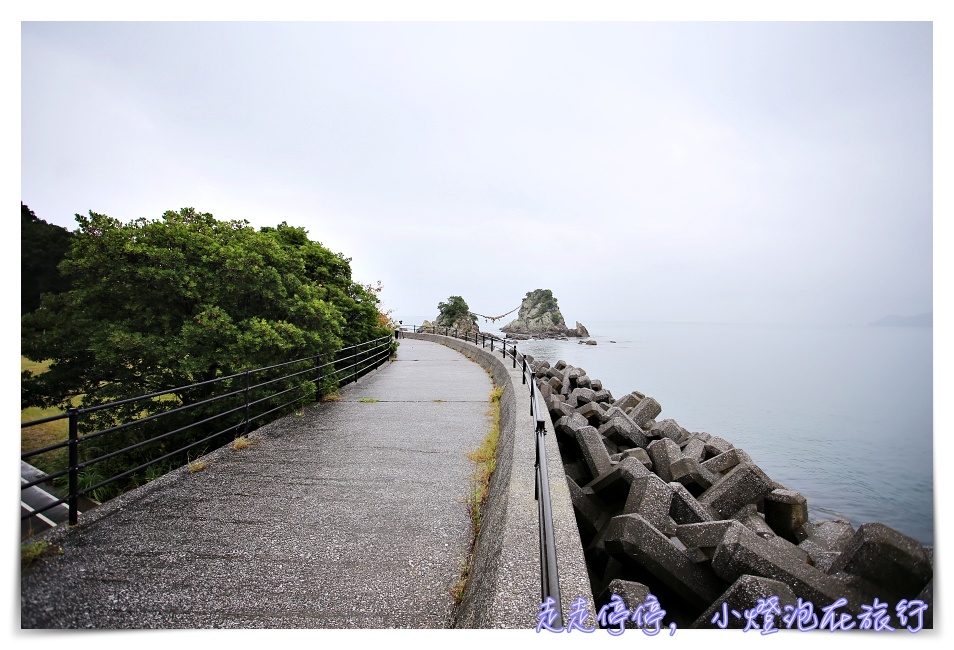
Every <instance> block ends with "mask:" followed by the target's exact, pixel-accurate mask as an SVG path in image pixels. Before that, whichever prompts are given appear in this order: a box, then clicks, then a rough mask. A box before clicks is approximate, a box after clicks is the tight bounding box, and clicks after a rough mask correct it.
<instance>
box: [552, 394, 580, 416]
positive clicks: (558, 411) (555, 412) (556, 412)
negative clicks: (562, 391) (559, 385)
mask: <svg viewBox="0 0 954 650" xmlns="http://www.w3.org/2000/svg"><path fill="white" fill-rule="evenodd" d="M547 410H548V411H550V419H551V420H553V421H554V422H556V421H557V420H559V419H560V418H562V417H570V416H572V415H573V414H574V413H576V409H574V408H573V407H572V406H570V405H569V404H567V403H566V402H564V401H562V400H560V399H558V396H557V395H551V396H550V400H549V401H548V402H547Z"/></svg>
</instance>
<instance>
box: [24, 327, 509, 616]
mask: <svg viewBox="0 0 954 650" xmlns="http://www.w3.org/2000/svg"><path fill="white" fill-rule="evenodd" d="M492 387H493V386H492V383H491V381H490V378H489V377H488V375H487V374H486V372H485V371H484V370H483V369H482V368H481V367H480V366H478V365H477V364H476V363H473V362H472V361H470V360H468V359H467V358H465V357H464V356H462V355H460V354H459V353H457V352H455V351H453V350H451V349H449V348H446V347H444V346H442V345H438V344H436V343H429V342H426V341H416V340H410V339H404V340H402V341H401V346H400V348H399V350H398V360H397V361H395V362H393V363H391V364H390V365H386V366H385V367H384V368H382V369H381V370H378V371H376V372H375V373H372V374H371V375H369V376H367V377H365V378H362V379H361V380H359V381H358V382H357V383H356V384H354V385H351V386H348V387H345V388H344V389H343V390H342V391H341V400H340V401H338V402H332V403H323V404H316V405H313V406H310V407H308V408H307V409H306V410H305V411H304V413H303V414H302V415H300V416H296V415H291V416H288V417H286V418H284V419H283V420H281V421H279V422H276V423H273V424H271V425H269V426H267V427H264V428H263V429H261V430H260V434H261V435H260V436H259V440H258V441H257V442H256V443H255V444H253V445H252V446H251V447H250V448H248V449H244V450H241V451H232V450H231V449H230V448H229V447H225V448H222V449H219V450H218V451H216V452H213V453H212V454H210V455H209V457H208V458H207V460H208V466H207V468H206V469H205V470H203V471H200V472H195V473H189V472H187V471H185V470H184V469H182V470H177V471H175V472H172V473H170V474H168V475H166V476H164V477H162V478H160V479H158V480H157V481H154V482H152V483H150V484H148V485H146V486H144V487H143V488H140V489H139V490H136V491H133V492H130V493H128V494H125V495H123V496H121V497H119V498H118V499H114V500H113V501H111V502H108V503H106V504H104V505H103V506H101V507H100V508H97V509H95V510H93V511H90V512H88V513H86V514H85V515H83V517H81V518H80V524H79V526H77V527H76V528H74V529H73V530H65V529H63V530H59V529H58V530H56V531H51V532H50V533H47V537H48V539H50V540H51V541H53V542H54V543H55V544H57V545H59V546H61V547H62V549H63V552H62V553H61V554H59V555H53V556H49V557H46V558H43V559H42V560H41V561H40V562H39V564H38V565H37V566H36V567H34V568H32V569H29V570H27V571H26V572H24V574H23V576H22V578H21V601H20V602H21V611H20V615H21V626H22V627H23V628H76V627H80V628H82V627H94V628H208V627H235V628H259V627H264V628H288V627H304V628H404V627H407V628H438V627H448V626H450V624H451V617H452V613H453V601H452V597H451V595H450V590H451V588H452V587H453V585H454V584H455V582H456V581H457V579H458V576H459V572H460V568H461V566H462V564H463V563H464V562H465V560H466V558H467V554H468V552H469V547H470V542H471V528H470V519H469V516H468V512H467V507H466V499H467V495H468V491H469V489H470V487H471V474H472V471H473V463H472V462H471V461H470V460H469V459H468V458H467V456H466V452H468V451H470V450H473V449H475V448H476V447H477V446H478V445H479V444H480V442H481V440H482V439H483V437H484V436H485V435H486V433H487V431H488V429H489V426H490V421H489V417H488V411H489V403H488V397H489V394H490V391H491V389H492ZM361 398H371V399H376V400H378V401H377V402H361V401H359V400H360V399H361Z"/></svg>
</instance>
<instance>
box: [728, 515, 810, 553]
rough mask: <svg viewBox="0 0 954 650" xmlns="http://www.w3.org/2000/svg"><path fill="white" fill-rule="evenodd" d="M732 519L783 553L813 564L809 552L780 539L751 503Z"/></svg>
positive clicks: (782, 538)
mask: <svg viewBox="0 0 954 650" xmlns="http://www.w3.org/2000/svg"><path fill="white" fill-rule="evenodd" d="M732 518H733V519H735V520H736V521H738V522H740V523H741V524H742V525H743V526H745V527H746V528H748V529H749V530H751V531H752V532H753V533H755V534H756V535H758V536H759V537H761V538H762V539H764V540H765V541H767V542H769V543H770V544H774V545H775V546H778V547H779V549H780V550H782V551H783V552H785V553H790V554H791V555H792V556H793V557H795V558H798V560H799V561H801V562H804V563H805V564H812V561H811V556H810V555H809V553H808V551H807V550H805V549H803V548H800V547H798V546H796V545H795V544H792V543H791V542H790V541H788V540H787V539H785V538H784V537H779V536H778V535H776V534H775V531H774V530H772V527H771V526H769V525H768V524H767V523H766V522H765V519H763V518H762V515H760V514H759V513H758V510H756V509H755V504H753V503H750V504H748V505H745V506H742V507H741V508H740V509H739V511H738V512H736V513H735V514H734V515H732Z"/></svg>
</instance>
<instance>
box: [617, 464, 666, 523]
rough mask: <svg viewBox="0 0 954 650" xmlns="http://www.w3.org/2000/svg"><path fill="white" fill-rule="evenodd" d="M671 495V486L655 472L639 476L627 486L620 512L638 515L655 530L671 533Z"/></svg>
mask: <svg viewBox="0 0 954 650" xmlns="http://www.w3.org/2000/svg"><path fill="white" fill-rule="evenodd" d="M672 496H673V493H672V488H671V487H669V485H667V484H666V483H665V482H663V480H662V479H660V478H659V477H658V476H656V475H655V474H649V475H648V476H639V477H637V478H634V479H633V482H632V483H631V484H630V486H629V496H628V497H626V503H625V504H624V505H623V512H622V514H624V515H629V514H637V515H640V516H641V517H642V518H643V519H645V520H646V521H647V522H649V523H650V524H652V525H653V526H654V527H655V528H656V529H657V530H659V531H661V532H663V533H665V534H666V535H673V534H675V532H676V523H675V522H674V521H673V520H672V519H671V518H670V517H669V504H670V502H671V501H672Z"/></svg>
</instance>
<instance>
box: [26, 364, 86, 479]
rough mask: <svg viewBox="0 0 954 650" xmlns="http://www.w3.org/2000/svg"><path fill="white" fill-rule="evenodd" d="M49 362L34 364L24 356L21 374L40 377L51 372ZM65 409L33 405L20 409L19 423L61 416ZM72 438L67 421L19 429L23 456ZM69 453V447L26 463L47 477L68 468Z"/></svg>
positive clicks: (76, 400)
mask: <svg viewBox="0 0 954 650" xmlns="http://www.w3.org/2000/svg"><path fill="white" fill-rule="evenodd" d="M50 363H51V362H50V361H49V360H47V361H32V360H31V359H27V358H26V357H24V356H22V355H21V356H20V371H21V372H22V371H24V370H29V371H31V372H32V373H34V374H41V373H43V372H46V371H47V370H49V369H50ZM79 402H80V398H76V399H74V400H73V404H74V406H76V405H78V404H79ZM61 413H63V409H60V408H40V407H38V406H31V407H30V408H25V409H21V410H20V422H21V423H22V422H30V421H32V420H40V419H43V418H48V417H50V416H53V415H60V414H61ZM69 435H70V425H69V421H68V420H67V419H66V418H63V419H62V420H54V421H53V422H45V423H43V424H37V425H35V426H32V427H27V428H26V429H20V453H21V454H22V453H24V452H27V451H32V450H34V449H41V448H43V447H47V446H49V445H54V444H56V443H58V442H63V441H65V440H66V439H67V438H69ZM67 457H68V452H67V450H66V448H65V447H64V448H63V449H57V450H54V451H48V452H46V453H45V454H40V455H39V456H32V457H30V458H28V459H27V462H28V463H30V464H31V465H33V466H34V467H36V468H38V469H40V470H41V471H43V472H46V473H47V474H51V473H53V472H57V471H59V470H60V469H62V468H64V467H66V462H67Z"/></svg>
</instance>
